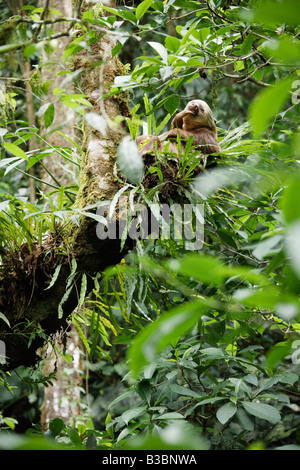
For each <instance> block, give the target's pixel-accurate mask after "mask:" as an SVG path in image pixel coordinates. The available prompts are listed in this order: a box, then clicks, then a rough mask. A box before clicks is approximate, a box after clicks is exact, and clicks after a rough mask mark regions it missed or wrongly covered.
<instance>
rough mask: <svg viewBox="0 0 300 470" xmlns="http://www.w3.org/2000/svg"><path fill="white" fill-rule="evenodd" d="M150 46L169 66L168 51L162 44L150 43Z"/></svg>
mask: <svg viewBox="0 0 300 470" xmlns="http://www.w3.org/2000/svg"><path fill="white" fill-rule="evenodd" d="M148 44H149V46H151V47H152V48H153V49H155V50H156V52H157V53H158V54H159V55H160V56H161V58H162V60H163V63H164V64H166V65H168V51H167V49H166V48H165V47H164V46H163V45H162V44H160V42H154V41H149V42H148Z"/></svg>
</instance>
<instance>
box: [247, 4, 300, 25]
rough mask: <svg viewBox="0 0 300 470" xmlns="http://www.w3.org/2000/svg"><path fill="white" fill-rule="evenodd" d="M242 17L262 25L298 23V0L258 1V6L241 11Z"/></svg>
mask: <svg viewBox="0 0 300 470" xmlns="http://www.w3.org/2000/svg"><path fill="white" fill-rule="evenodd" d="M241 16H242V18H243V19H245V20H247V21H249V22H252V23H261V24H264V25H282V24H284V23H287V24H289V25H293V26H298V25H299V24H300V9H299V0H283V1H279V2H278V1H276V0H271V1H270V0H267V1H263V2H260V5H259V6H258V8H253V9H251V10H245V11H243V10H242V11H241Z"/></svg>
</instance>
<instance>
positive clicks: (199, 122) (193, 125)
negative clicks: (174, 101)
mask: <svg viewBox="0 0 300 470" xmlns="http://www.w3.org/2000/svg"><path fill="white" fill-rule="evenodd" d="M184 112H185V113H186V114H185V116H184V117H183V126H182V128H183V129H184V130H186V131H192V130H195V129H197V128H199V127H203V126H204V127H209V128H210V129H211V130H212V131H213V132H216V125H215V121H214V118H213V115H212V111H211V109H210V107H209V106H208V104H207V103H206V102H205V101H202V100H193V101H190V102H189V103H188V104H187V105H186V107H185V109H184Z"/></svg>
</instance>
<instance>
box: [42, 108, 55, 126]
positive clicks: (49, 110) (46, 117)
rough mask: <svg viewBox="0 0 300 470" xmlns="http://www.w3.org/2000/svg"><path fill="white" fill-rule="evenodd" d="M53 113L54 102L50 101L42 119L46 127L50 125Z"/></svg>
mask: <svg viewBox="0 0 300 470" xmlns="http://www.w3.org/2000/svg"><path fill="white" fill-rule="evenodd" d="M54 113H55V108H54V104H53V103H50V105H49V106H48V108H47V109H46V111H45V114H44V121H45V126H46V127H49V126H51V124H52V122H53V119H54Z"/></svg>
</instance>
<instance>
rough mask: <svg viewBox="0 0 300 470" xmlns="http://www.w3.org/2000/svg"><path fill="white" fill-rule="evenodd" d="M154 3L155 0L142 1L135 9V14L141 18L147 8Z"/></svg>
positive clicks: (137, 17)
mask: <svg viewBox="0 0 300 470" xmlns="http://www.w3.org/2000/svg"><path fill="white" fill-rule="evenodd" d="M152 3H153V0H144V1H143V2H142V3H140V4H139V5H138V6H137V8H136V11H135V16H136V19H137V20H139V19H140V18H141V17H142V16H143V15H144V14H145V13H146V11H147V10H149V8H150V7H151V5H152Z"/></svg>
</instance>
